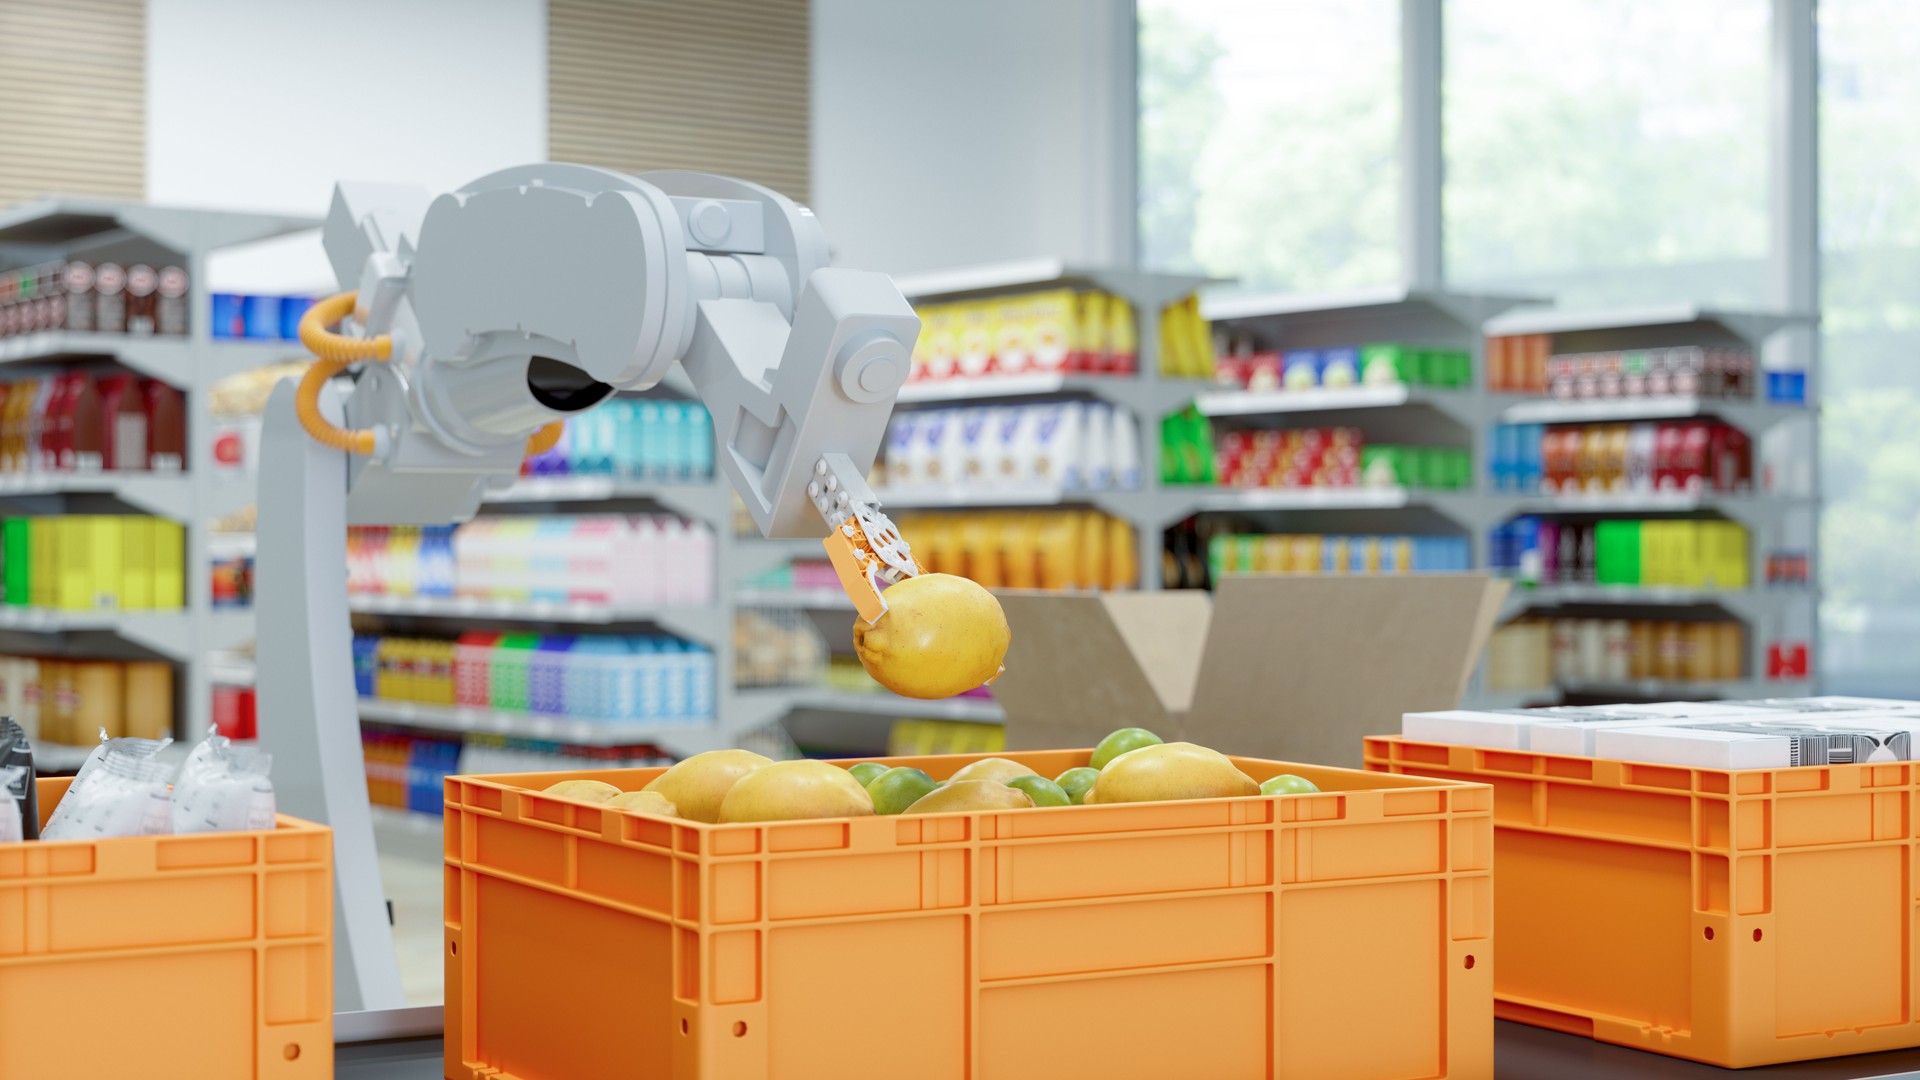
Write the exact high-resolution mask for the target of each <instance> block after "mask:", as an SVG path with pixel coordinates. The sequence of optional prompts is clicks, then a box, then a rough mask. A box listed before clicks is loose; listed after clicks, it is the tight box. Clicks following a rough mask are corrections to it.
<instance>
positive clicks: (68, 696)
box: [40, 660, 94, 746]
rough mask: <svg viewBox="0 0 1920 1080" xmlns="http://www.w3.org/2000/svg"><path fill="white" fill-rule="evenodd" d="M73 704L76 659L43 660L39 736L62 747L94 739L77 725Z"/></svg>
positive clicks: (84, 743)
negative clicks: (75, 724) (74, 721)
mask: <svg viewBox="0 0 1920 1080" xmlns="http://www.w3.org/2000/svg"><path fill="white" fill-rule="evenodd" d="M73 706H74V693H73V662H72V661H71V660H42V661H40V737H41V738H42V739H44V740H46V741H47V742H51V743H60V744H61V745H63V746H84V745H86V744H88V743H91V742H93V741H94V739H92V738H89V737H87V736H86V735H84V734H82V733H81V732H80V731H79V730H78V729H77V728H76V727H75V726H74V723H73Z"/></svg>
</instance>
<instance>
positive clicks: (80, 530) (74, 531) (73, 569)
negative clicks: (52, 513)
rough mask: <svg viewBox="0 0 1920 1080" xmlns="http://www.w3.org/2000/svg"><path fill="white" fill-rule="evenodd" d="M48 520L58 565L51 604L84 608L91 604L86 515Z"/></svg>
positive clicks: (91, 570) (59, 606)
mask: <svg viewBox="0 0 1920 1080" xmlns="http://www.w3.org/2000/svg"><path fill="white" fill-rule="evenodd" d="M52 520H53V523H54V524H53V545H54V548H53V552H54V562H55V565H56V566H57V567H58V568H59V570H58V578H57V581H58V585H57V588H58V590H59V591H58V593H57V594H56V596H55V599H54V606H55V607H58V608H60V609H61V610H63V611H87V610H89V609H91V608H92V607H93V551H92V548H91V547H90V546H89V545H88V543H87V540H88V537H89V531H88V529H87V527H86V519H85V518H82V517H79V516H72V515H70V516H67V517H58V518H54V519H52Z"/></svg>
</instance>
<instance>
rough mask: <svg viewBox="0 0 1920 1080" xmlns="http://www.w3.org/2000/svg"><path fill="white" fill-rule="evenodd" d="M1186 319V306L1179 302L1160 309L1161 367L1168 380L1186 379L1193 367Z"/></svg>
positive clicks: (1161, 371) (1161, 372)
mask: <svg viewBox="0 0 1920 1080" xmlns="http://www.w3.org/2000/svg"><path fill="white" fill-rule="evenodd" d="M1186 318H1187V309H1186V305H1184V304H1182V303H1179V302H1177V301H1176V302H1174V303H1171V304H1168V305H1167V306H1166V307H1164V308H1161V309H1160V365H1159V367H1160V374H1162V375H1165V376H1167V377H1168V378H1174V379H1179V378H1186V377H1187V376H1188V375H1189V374H1190V372H1191V369H1192V367H1193V358H1192V357H1190V356H1188V355H1187V350H1188V348H1189V343H1190V341H1191V340H1192V339H1191V337H1190V336H1189V335H1188V334H1187V332H1186V329H1185V323H1186Z"/></svg>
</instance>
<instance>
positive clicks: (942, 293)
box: [893, 258, 1219, 339]
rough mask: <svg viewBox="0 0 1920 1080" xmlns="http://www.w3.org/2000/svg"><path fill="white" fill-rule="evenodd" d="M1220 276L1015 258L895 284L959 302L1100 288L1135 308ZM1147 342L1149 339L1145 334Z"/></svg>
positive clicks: (898, 278) (897, 278) (912, 295)
mask: <svg viewBox="0 0 1920 1080" xmlns="http://www.w3.org/2000/svg"><path fill="white" fill-rule="evenodd" d="M1218 280H1219V279H1217V278H1208V277H1198V276H1194V275H1189V274H1152V273H1143V272H1140V271H1134V270H1120V269H1115V268H1110V267H1090V266H1080V265H1076V264H1073V263H1068V262H1066V261H1064V260H1061V259H1047V258H1043V259H1016V260H1010V261H1007V262H998V263H983V264H980V265H976V266H961V267H954V268H952V269H948V270H933V271H927V272H924V273H918V274H896V275H894V278H893V283H894V285H895V286H896V287H898V288H899V290H900V292H901V294H902V295H904V296H906V298H907V299H908V300H935V299H946V298H959V297H964V296H968V295H975V294H991V293H1004V292H1016V291H1019V290H1023V289H1033V288H1037V287H1039V286H1042V285H1053V284H1060V285H1070V284H1079V283H1084V284H1088V285H1096V286H1098V287H1100V288H1102V289H1105V290H1107V291H1108V292H1112V293H1118V294H1119V295H1121V296H1125V297H1127V298H1129V299H1131V300H1132V301H1133V302H1134V303H1135V304H1137V305H1138V304H1152V305H1154V306H1156V307H1158V306H1162V305H1165V304H1170V303H1172V302H1173V301H1175V300H1178V299H1180V298H1181V297H1183V296H1186V295H1187V294H1188V293H1191V292H1193V291H1194V290H1195V289H1198V288H1199V287H1200V286H1202V285H1207V284H1211V283H1214V282H1217V281H1218ZM1141 337H1142V338H1143V339H1144V338H1145V337H1146V335H1144V334H1142V335H1141Z"/></svg>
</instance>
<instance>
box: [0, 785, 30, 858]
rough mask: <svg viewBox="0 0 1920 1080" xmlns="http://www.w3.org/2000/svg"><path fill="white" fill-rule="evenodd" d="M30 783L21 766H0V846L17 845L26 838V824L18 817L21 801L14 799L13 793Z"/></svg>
mask: <svg viewBox="0 0 1920 1080" xmlns="http://www.w3.org/2000/svg"><path fill="white" fill-rule="evenodd" d="M32 783H33V781H32V780H30V779H28V778H27V770H26V769H25V768H23V767H22V766H19V765H0V844H11V843H17V842H18V841H21V840H25V839H26V838H27V837H26V824H25V822H24V821H23V820H22V818H21V816H20V804H21V801H22V800H20V799H19V798H17V797H15V795H14V792H16V791H19V790H20V789H21V788H23V787H27V786H30V785H31V784H32ZM35 824H36V825H37V824H39V823H38V822H35Z"/></svg>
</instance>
